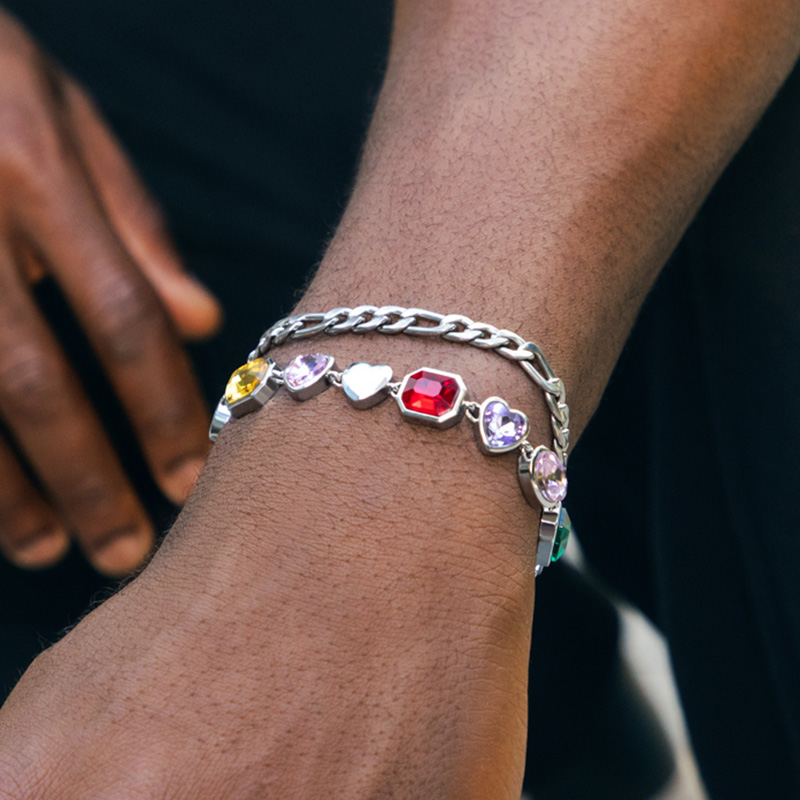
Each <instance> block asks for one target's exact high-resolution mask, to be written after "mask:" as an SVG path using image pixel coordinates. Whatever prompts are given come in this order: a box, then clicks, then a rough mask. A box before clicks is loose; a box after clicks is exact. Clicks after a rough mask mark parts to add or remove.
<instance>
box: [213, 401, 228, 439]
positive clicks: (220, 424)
mask: <svg viewBox="0 0 800 800" xmlns="http://www.w3.org/2000/svg"><path fill="white" fill-rule="evenodd" d="M230 419H231V410H230V409H229V408H228V404H227V403H226V402H225V398H224V397H222V398H220V401H219V403H217V407H216V408H215V409H214V415H213V416H212V417H211V424H210V425H209V426H208V438H209V439H211V441H212V442H216V441H217V436H219V434H220V431H221V430H222V429H223V428H224V427H225V426H226V425H227V424H228V423H229V422H230Z"/></svg>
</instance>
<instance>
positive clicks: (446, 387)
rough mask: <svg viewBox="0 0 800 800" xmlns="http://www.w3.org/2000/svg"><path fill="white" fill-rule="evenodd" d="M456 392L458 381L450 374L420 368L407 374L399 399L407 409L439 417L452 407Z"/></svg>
mask: <svg viewBox="0 0 800 800" xmlns="http://www.w3.org/2000/svg"><path fill="white" fill-rule="evenodd" d="M458 392H459V385H458V381H457V380H456V379H455V378H454V377H452V376H451V375H443V374H442V373H441V372H434V371H433V370H429V369H421V370H418V371H417V372H415V373H414V374H413V375H410V376H409V378H408V380H407V381H406V385H405V388H404V389H403V394H402V395H401V397H400V400H401V402H402V403H403V405H404V406H405V407H406V408H407V409H408V410H409V411H416V412H417V413H418V414H427V415H428V416H430V417H441V416H442V414H446V413H447V412H448V411H450V410H451V409H452V408H453V406H454V405H455V402H456V399H457V398H458Z"/></svg>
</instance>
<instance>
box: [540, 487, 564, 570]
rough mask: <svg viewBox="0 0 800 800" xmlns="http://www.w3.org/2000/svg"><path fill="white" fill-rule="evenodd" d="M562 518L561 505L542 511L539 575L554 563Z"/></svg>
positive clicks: (557, 504)
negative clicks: (559, 522)
mask: <svg viewBox="0 0 800 800" xmlns="http://www.w3.org/2000/svg"><path fill="white" fill-rule="evenodd" d="M560 517H561V503H556V505H555V506H553V507H552V508H544V509H542V516H541V518H540V520H539V542H538V545H537V549H536V574H537V575H539V574H540V573H541V571H542V570H543V569H545V567H549V566H550V564H551V563H552V558H553V549H554V548H555V546H556V534H557V533H558V520H559V519H560Z"/></svg>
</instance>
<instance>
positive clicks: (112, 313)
mask: <svg viewBox="0 0 800 800" xmlns="http://www.w3.org/2000/svg"><path fill="white" fill-rule="evenodd" d="M94 325H95V329H96V330H97V331H98V332H99V335H100V338H101V347H102V348H103V350H104V354H105V355H106V356H108V357H111V358H113V359H115V360H117V361H120V362H127V361H137V360H139V359H140V358H141V357H142V356H143V355H144V353H145V352H146V351H147V350H148V349H149V348H150V346H151V345H152V343H153V341H154V340H155V339H156V338H158V337H159V336H161V335H165V334H166V333H167V330H168V328H167V323H166V319H165V316H164V313H163V311H162V309H161V307H160V306H159V304H158V301H157V300H156V299H155V298H154V297H152V296H151V295H150V294H149V293H148V292H147V291H146V290H145V289H143V288H141V287H138V286H135V285H134V284H133V282H131V281H129V280H126V279H124V278H120V277H117V278H115V279H114V280H109V281H107V282H106V284H105V286H104V287H102V291H101V292H100V294H99V302H98V305H97V310H96V312H95V319H94Z"/></svg>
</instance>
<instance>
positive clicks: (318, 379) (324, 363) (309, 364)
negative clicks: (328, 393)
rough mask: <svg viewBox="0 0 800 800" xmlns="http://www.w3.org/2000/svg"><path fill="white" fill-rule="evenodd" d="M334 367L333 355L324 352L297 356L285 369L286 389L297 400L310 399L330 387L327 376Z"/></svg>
mask: <svg viewBox="0 0 800 800" xmlns="http://www.w3.org/2000/svg"><path fill="white" fill-rule="evenodd" d="M333 367H334V364H333V356H326V355H324V354H323V353H311V354H303V355H300V356H296V357H295V358H293V359H292V360H291V361H290V362H289V363H288V364H287V365H286V368H285V369H284V370H283V382H284V385H285V386H286V390H287V391H288V392H289V394H290V395H291V396H292V397H293V398H294V399H295V400H308V399H309V398H310V397H314V396H315V395H318V394H319V393H320V392H324V391H325V389H327V388H329V387H330V384H329V383H328V381H327V380H325V376H326V375H327V374H328V373H329V372H330V371H331V370H332V369H333Z"/></svg>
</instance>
